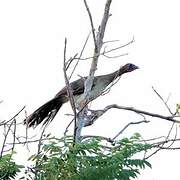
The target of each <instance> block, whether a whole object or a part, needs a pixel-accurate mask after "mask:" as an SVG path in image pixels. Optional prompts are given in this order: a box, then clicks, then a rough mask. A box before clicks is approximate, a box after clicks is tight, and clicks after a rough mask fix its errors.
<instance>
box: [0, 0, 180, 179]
mask: <svg viewBox="0 0 180 180" xmlns="http://www.w3.org/2000/svg"><path fill="white" fill-rule="evenodd" d="M104 3H105V0H104V1H103V0H101V1H97V0H91V1H90V3H89V6H90V8H91V10H92V15H93V19H94V23H95V26H96V27H98V24H99V22H100V19H101V16H102V12H103V8H104ZM111 13H112V16H111V17H110V19H109V22H108V27H107V32H106V35H105V40H106V41H109V40H120V41H119V42H116V43H112V44H108V46H107V48H111V47H116V46H119V45H122V44H125V43H127V42H129V41H130V40H132V38H133V36H134V37H135V43H133V44H132V45H130V46H128V47H126V48H124V49H121V50H120V51H118V52H116V53H115V54H116V55H119V54H124V53H129V55H128V56H124V57H121V58H117V59H107V58H105V57H102V58H100V60H99V64H98V70H97V74H106V73H109V72H112V71H114V70H117V69H118V68H119V67H120V66H121V65H123V64H125V63H127V62H132V63H134V64H137V65H138V66H140V68H141V69H140V70H138V71H136V72H133V73H131V74H128V75H125V76H124V77H123V78H122V79H121V80H120V82H119V83H118V84H117V85H116V86H115V87H113V89H112V91H111V92H110V93H109V94H107V95H106V96H103V97H100V98H99V100H97V101H96V102H95V103H93V104H92V107H93V108H95V107H97V108H103V107H105V106H106V105H109V104H114V103H116V104H119V105H127V106H133V107H136V108H139V109H142V110H146V111H150V112H155V113H160V114H164V115H169V114H168V113H167V110H166V109H165V107H164V105H163V104H162V103H161V101H160V100H159V99H158V98H157V96H156V95H155V94H154V92H153V91H152V88H151V86H154V87H155V88H156V89H157V90H158V92H159V93H160V94H161V95H162V96H163V97H165V98H167V97H168V95H169V93H171V98H170V101H169V103H170V105H171V107H172V108H174V107H175V104H176V103H180V93H179V92H180V86H179V74H178V71H179V65H180V63H179V59H180V54H179V42H180V33H179V32H180V26H179V17H180V11H179V1H178V0H171V1H170V0H158V1H157V0H151V1H143V0H137V1H130V0H126V1H115V0H114V1H113V2H112V7H111ZM89 32H90V23H89V19H88V16H87V12H86V10H85V7H84V4H83V0H76V1H70V0H66V1H58V0H52V1H48V0H31V1H27V0H16V1H13V0H7V1H0V83H1V88H0V100H3V101H4V102H3V103H2V104H0V112H1V113H0V119H1V120H3V119H9V118H10V117H12V116H13V115H14V114H15V113H16V112H17V111H19V110H20V109H21V108H22V107H23V106H24V105H26V106H27V108H26V110H27V112H28V114H29V113H31V112H33V110H35V109H36V108H38V107H39V106H40V105H42V104H43V103H45V102H46V101H47V100H49V99H50V98H52V97H53V96H54V95H55V94H56V93H57V92H58V91H59V90H60V89H61V88H62V87H63V86H64V77H63V70H62V64H63V46H64V38H65V37H67V39H68V50H67V56H68V57H71V56H73V55H74V54H75V53H78V52H80V50H81V48H82V46H83V43H84V42H85V39H86V37H87V35H88V33H89ZM90 44H91V41H90V42H89V45H88V47H87V49H86V51H85V55H84V56H88V55H91V54H92V48H90V47H91V45H90ZM112 55H114V54H112ZM89 64H90V61H86V62H80V66H79V67H78V68H77V71H76V72H75V74H74V79H77V78H78V77H77V75H87V74H88V70H89V69H88V65H89ZM68 108H69V105H68V104H67V105H65V106H64V107H62V109H61V111H60V113H59V114H58V115H57V117H56V118H55V119H54V121H53V122H52V124H51V125H50V126H49V127H48V130H49V131H50V132H52V133H54V134H55V135H56V136H61V135H62V133H63V132H64V129H65V127H66V126H67V124H68V122H69V120H70V119H69V117H66V116H65V115H64V114H66V113H69V109H68ZM22 118H23V115H22V116H21V117H19V121H21V120H22ZM139 118H140V116H136V115H135V114H133V113H128V112H124V111H117V110H116V111H115V110H114V111H113V110H112V111H109V112H108V113H107V116H104V117H103V118H101V119H99V120H98V121H97V122H96V123H95V124H94V125H93V126H91V127H88V128H85V129H84V130H83V134H98V135H102V136H108V137H112V136H113V135H115V134H116V133H117V132H118V131H120V130H121V129H122V128H123V127H124V125H125V124H127V123H128V122H131V121H135V120H139ZM151 120H152V121H151V123H150V124H148V125H139V126H133V127H131V128H129V130H127V134H129V135H130V134H132V133H134V132H140V133H141V134H142V135H143V136H144V137H147V138H148V137H154V136H158V135H166V134H167V132H168V130H169V128H168V127H170V125H171V124H170V123H168V122H166V121H163V120H159V119H156V118H154V119H151ZM35 132H37V130H31V133H32V134H33V133H34V134H35ZM178 135H179V134H178ZM179 161H180V156H179V151H173V152H172V151H171V152H167V151H161V152H160V153H159V154H157V155H155V156H154V157H153V158H152V159H151V161H150V162H151V163H152V166H153V168H152V169H146V170H145V171H142V175H140V176H139V178H138V179H139V180H144V179H146V180H169V179H173V180H178V179H180V175H179Z"/></svg>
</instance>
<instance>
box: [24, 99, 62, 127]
mask: <svg viewBox="0 0 180 180" xmlns="http://www.w3.org/2000/svg"><path fill="white" fill-rule="evenodd" d="M63 104H64V101H63V99H61V98H60V97H55V98H53V99H51V100H50V101H48V102H47V103H45V104H44V105H42V106H41V107H39V108H38V109H37V110H36V111H34V112H33V113H32V114H31V115H29V116H28V117H27V118H26V119H25V120H24V124H26V125H27V126H28V127H36V126H37V125H39V124H40V123H41V122H43V121H44V122H43V125H45V124H48V123H49V122H51V121H52V120H53V119H54V117H55V116H56V114H57V112H58V111H59V109H60V108H61V106H62V105H63Z"/></svg>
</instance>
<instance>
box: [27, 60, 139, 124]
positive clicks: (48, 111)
mask: <svg viewBox="0 0 180 180" xmlns="http://www.w3.org/2000/svg"><path fill="white" fill-rule="evenodd" d="M135 69H138V67H137V66H136V65H134V64H131V63H128V64H126V65H124V66H122V67H121V68H120V69H119V70H117V71H115V72H113V73H110V74H106V75H101V76H95V77H94V81H93V86H92V90H91V93H90V100H93V99H95V98H96V97H98V96H99V95H100V94H101V93H102V92H103V90H104V89H105V88H106V87H107V86H108V85H109V84H110V83H111V82H112V81H113V80H115V79H116V78H117V77H119V76H121V75H122V74H125V73H128V72H131V71H134V70H135ZM86 78H87V77H85V78H81V79H78V80H76V81H73V82H72V83H70V86H71V88H72V93H73V96H74V99H75V101H76V103H79V102H80V101H81V97H82V95H83V93H84V79H86ZM68 100H69V99H68V95H67V91H66V87H64V88H63V89H61V90H60V91H59V92H58V93H57V94H56V96H55V97H54V98H53V99H51V100H50V101H48V102H47V103H45V104H44V105H42V106H41V107H39V108H38V109H37V110H36V111H34V112H33V113H32V114H31V115H30V116H28V117H27V118H26V119H25V120H24V124H27V126H28V127H31V126H37V125H39V124H40V123H41V122H42V121H44V123H43V124H47V123H49V122H51V121H52V120H53V119H54V117H55V116H56V114H57V112H58V111H59V109H60V108H61V106H62V105H63V104H64V103H66V102H67V101H68Z"/></svg>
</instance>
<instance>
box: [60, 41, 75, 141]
mask: <svg viewBox="0 0 180 180" xmlns="http://www.w3.org/2000/svg"><path fill="white" fill-rule="evenodd" d="M66 46H67V39H66V38H65V42H64V66H63V71H64V78H65V83H66V89H67V94H68V98H69V101H70V104H71V107H72V110H73V113H74V143H75V141H76V128H77V124H76V117H77V115H76V106H75V102H74V98H73V92H72V89H71V85H70V83H69V79H68V77H67V74H66V64H65V63H66Z"/></svg>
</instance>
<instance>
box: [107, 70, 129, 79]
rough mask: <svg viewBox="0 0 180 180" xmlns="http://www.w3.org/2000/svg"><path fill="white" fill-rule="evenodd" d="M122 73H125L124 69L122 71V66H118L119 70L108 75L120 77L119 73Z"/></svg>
mask: <svg viewBox="0 0 180 180" xmlns="http://www.w3.org/2000/svg"><path fill="white" fill-rule="evenodd" d="M124 73H126V71H124V70H123V69H122V68H120V69H119V70H117V71H115V72H113V73H110V74H109V76H110V77H111V78H112V80H113V79H116V78H118V77H120V76H121V75H123V74H124Z"/></svg>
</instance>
